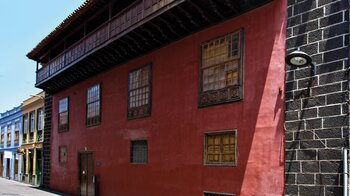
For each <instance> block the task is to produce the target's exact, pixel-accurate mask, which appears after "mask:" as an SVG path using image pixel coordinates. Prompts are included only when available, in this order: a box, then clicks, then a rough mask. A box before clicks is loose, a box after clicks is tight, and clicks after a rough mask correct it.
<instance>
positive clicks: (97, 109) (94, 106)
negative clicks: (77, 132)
mask: <svg viewBox="0 0 350 196" xmlns="http://www.w3.org/2000/svg"><path fill="white" fill-rule="evenodd" d="M100 100H101V99H100V84H96V85H94V86H92V87H90V88H88V90H87V101H86V102H87V106H86V125H87V126H95V125H99V124H100V122H101V102H100Z"/></svg>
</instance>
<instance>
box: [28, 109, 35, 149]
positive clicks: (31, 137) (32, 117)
mask: <svg viewBox="0 0 350 196" xmlns="http://www.w3.org/2000/svg"><path fill="white" fill-rule="evenodd" d="M29 119H30V122H29V130H30V132H29V143H33V142H34V127H35V111H33V112H30V113H29Z"/></svg>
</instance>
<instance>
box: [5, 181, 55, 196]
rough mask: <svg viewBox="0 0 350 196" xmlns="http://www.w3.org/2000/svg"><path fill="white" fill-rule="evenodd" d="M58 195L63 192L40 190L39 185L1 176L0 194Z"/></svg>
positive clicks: (7, 195) (26, 195)
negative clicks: (35, 185)
mask: <svg viewBox="0 0 350 196" xmlns="http://www.w3.org/2000/svg"><path fill="white" fill-rule="evenodd" d="M44 195H45V196H47V195H49V196H55V195H56V196H57V195H62V194H57V193H51V192H47V191H44V190H40V189H38V188H37V187H34V186H31V185H28V184H24V183H19V182H16V181H12V180H6V179H3V178H0V196H44Z"/></svg>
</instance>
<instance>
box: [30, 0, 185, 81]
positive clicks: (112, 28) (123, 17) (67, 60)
mask: <svg viewBox="0 0 350 196" xmlns="http://www.w3.org/2000/svg"><path fill="white" fill-rule="evenodd" d="M182 1H183V0H157V1H152V0H143V1H140V2H137V3H136V4H134V5H132V6H131V7H129V8H128V9H126V10H124V11H123V12H122V13H120V14H118V15H117V16H116V17H114V18H112V19H110V20H109V21H108V22H107V23H105V24H104V25H102V26H101V27H99V28H98V29H97V30H95V31H94V32H92V33H90V34H89V35H87V36H86V37H85V38H84V39H82V40H80V41H79V42H78V43H76V44H74V45H73V46H71V47H70V48H69V49H67V50H66V51H65V52H63V53H62V54H60V55H59V56H57V57H56V58H55V59H53V60H52V61H50V62H49V63H48V64H47V65H44V66H43V67H42V68H41V69H39V70H38V71H37V77H36V83H37V85H38V84H40V83H41V82H42V81H45V80H46V79H48V78H50V76H52V75H55V74H56V73H58V72H60V71H61V70H62V69H64V68H66V67H67V66H69V65H70V64H72V63H74V61H76V60H78V59H79V58H80V57H82V56H84V55H86V54H87V53H89V52H91V51H92V50H93V49H95V48H97V47H99V46H100V45H102V44H103V43H105V42H106V41H108V40H110V39H112V38H114V37H118V36H120V35H121V34H125V33H127V32H128V31H129V30H130V29H131V28H132V27H134V25H135V24H137V23H140V22H142V21H144V20H146V19H147V17H148V16H151V15H156V13H157V12H161V11H162V10H164V9H165V8H167V7H169V6H171V5H172V4H177V3H181V2H182Z"/></svg>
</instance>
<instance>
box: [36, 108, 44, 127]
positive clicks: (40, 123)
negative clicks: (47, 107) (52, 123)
mask: <svg viewBox="0 0 350 196" xmlns="http://www.w3.org/2000/svg"><path fill="white" fill-rule="evenodd" d="M37 115H38V116H37V122H38V124H37V130H38V131H39V130H43V128H44V109H43V108H40V109H38V112H37Z"/></svg>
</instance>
